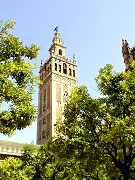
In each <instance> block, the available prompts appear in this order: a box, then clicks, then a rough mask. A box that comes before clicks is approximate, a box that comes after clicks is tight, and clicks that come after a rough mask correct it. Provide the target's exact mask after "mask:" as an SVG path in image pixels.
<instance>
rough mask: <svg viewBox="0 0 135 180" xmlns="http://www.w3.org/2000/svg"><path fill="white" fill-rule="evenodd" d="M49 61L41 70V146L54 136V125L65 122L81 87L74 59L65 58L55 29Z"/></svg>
mask: <svg viewBox="0 0 135 180" xmlns="http://www.w3.org/2000/svg"><path fill="white" fill-rule="evenodd" d="M49 54H50V55H49V58H48V59H47V60H46V62H45V63H43V64H42V65H41V67H40V71H39V75H40V79H41V81H42V82H43V83H42V84H41V85H40V87H39V96H38V120H37V144H42V143H44V142H45V141H47V140H48V139H50V138H51V137H52V136H54V135H55V124H56V122H57V120H59V121H61V120H62V109H63V107H64V104H65V103H66V102H67V100H68V96H69V94H70V92H71V90H72V89H73V88H74V87H76V86H77V85H78V76H77V65H76V60H75V57H74V58H73V60H69V59H68V58H67V57H66V46H65V44H64V42H63V40H62V38H61V36H60V33H59V32H58V27H56V28H55V33H54V37H53V39H52V44H51V46H50V48H49Z"/></svg>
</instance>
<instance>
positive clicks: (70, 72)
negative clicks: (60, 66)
mask: <svg viewBox="0 0 135 180" xmlns="http://www.w3.org/2000/svg"><path fill="white" fill-rule="evenodd" d="M69 75H70V76H72V71H71V69H70V68H69Z"/></svg>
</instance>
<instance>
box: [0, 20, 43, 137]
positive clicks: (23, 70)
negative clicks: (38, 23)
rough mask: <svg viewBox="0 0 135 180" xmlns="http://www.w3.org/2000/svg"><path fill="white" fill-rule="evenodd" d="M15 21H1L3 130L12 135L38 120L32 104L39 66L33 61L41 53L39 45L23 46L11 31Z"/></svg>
mask: <svg viewBox="0 0 135 180" xmlns="http://www.w3.org/2000/svg"><path fill="white" fill-rule="evenodd" d="M14 25H15V22H13V21H11V22H7V23H3V22H2V21H1V22H0V105H2V107H6V108H2V107H1V111H0V132H1V133H3V134H12V133H13V132H14V131H15V130H16V129H19V130H20V129H23V128H25V127H26V126H29V125H30V124H31V123H32V122H33V121H34V120H35V113H36V108H35V107H34V105H33V104H32V94H33V93H34V88H33V86H34V84H35V82H36V83H37V82H38V78H37V77H36V76H34V74H33V71H32V70H33V69H34V68H35V67H36V66H35V65H34V64H32V63H31V62H30V61H31V60H33V59H35V58H36V57H37V55H38V51H39V49H40V48H39V46H37V45H35V44H32V45H31V46H30V47H28V46H24V45H23V43H22V42H20V40H19V38H16V37H15V36H14V35H12V34H10V33H8V30H9V29H13V28H14Z"/></svg>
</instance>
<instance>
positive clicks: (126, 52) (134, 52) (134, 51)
mask: <svg viewBox="0 0 135 180" xmlns="http://www.w3.org/2000/svg"><path fill="white" fill-rule="evenodd" d="M122 54H123V58H124V63H125V71H127V70H131V66H130V64H131V63H132V61H133V60H135V46H134V47H133V48H130V47H129V45H128V42H127V40H122Z"/></svg>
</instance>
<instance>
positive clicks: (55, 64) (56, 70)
mask: <svg viewBox="0 0 135 180" xmlns="http://www.w3.org/2000/svg"><path fill="white" fill-rule="evenodd" d="M54 68H55V71H57V63H55V66H54Z"/></svg>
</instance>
